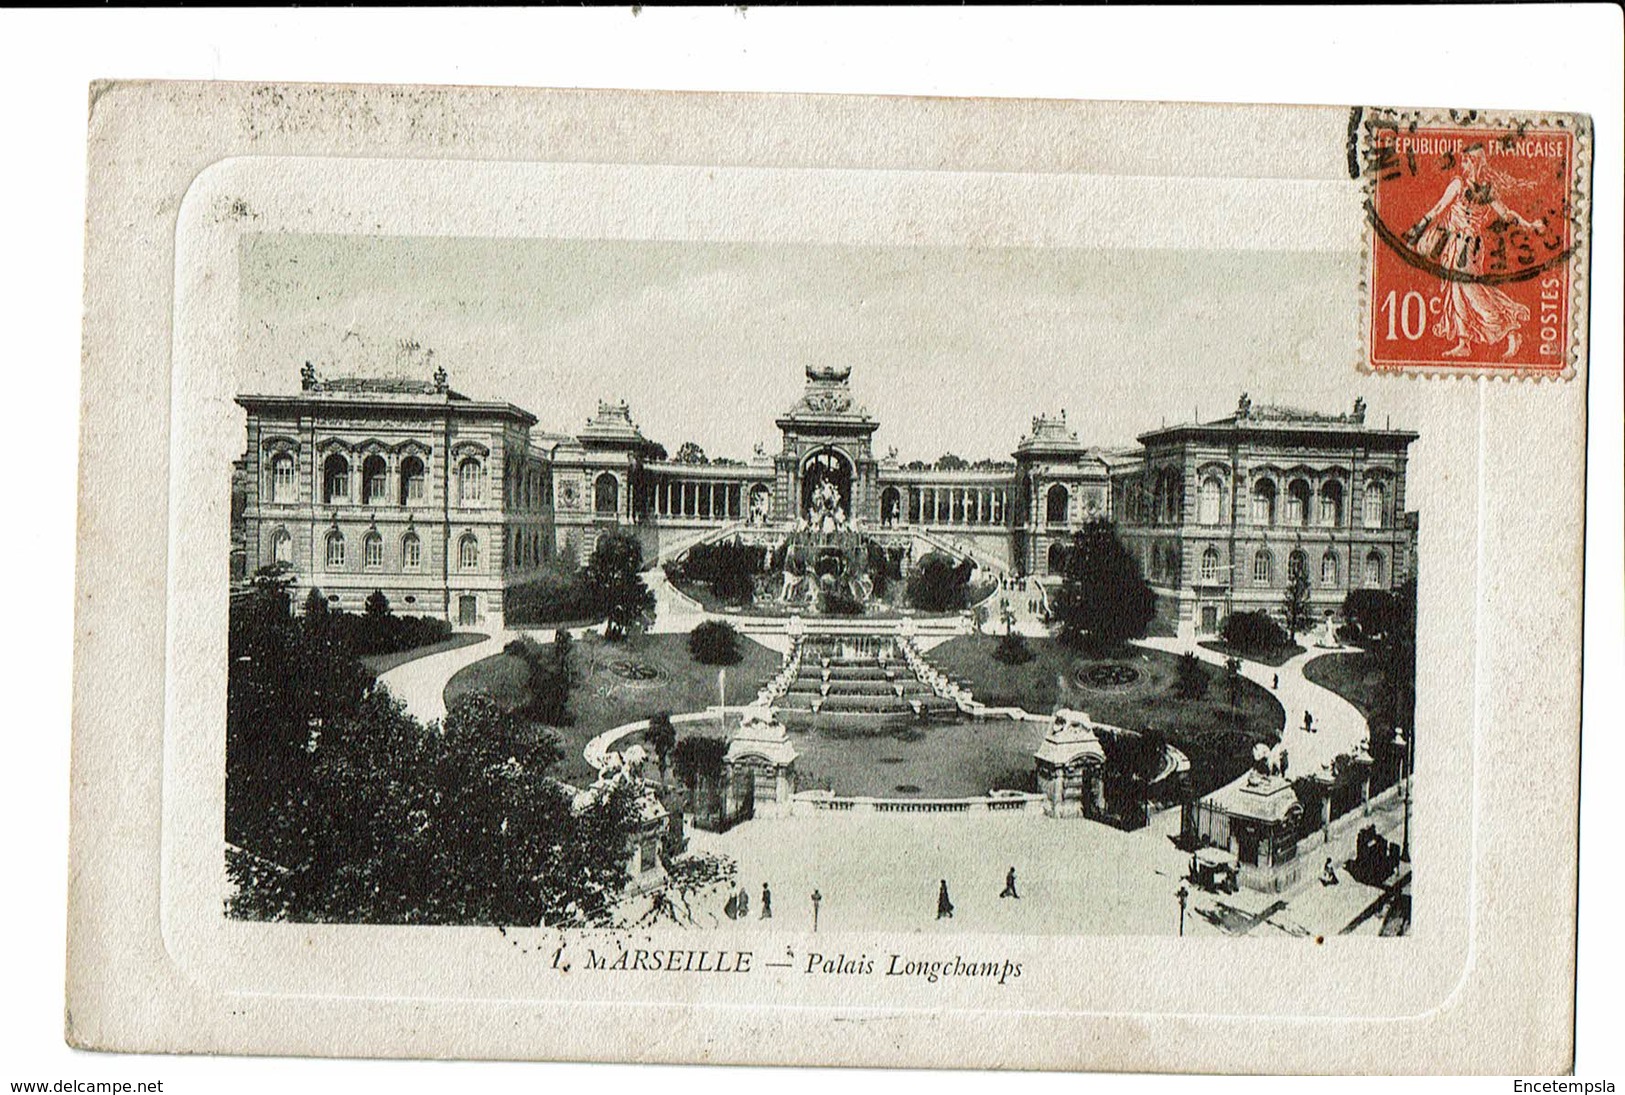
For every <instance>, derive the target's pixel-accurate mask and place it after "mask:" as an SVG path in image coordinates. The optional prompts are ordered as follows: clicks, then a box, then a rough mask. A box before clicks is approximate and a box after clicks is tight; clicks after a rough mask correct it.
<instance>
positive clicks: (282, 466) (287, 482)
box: [271, 452, 299, 504]
mask: <svg viewBox="0 0 1625 1095" xmlns="http://www.w3.org/2000/svg"><path fill="white" fill-rule="evenodd" d="M297 476H298V470H297V469H296V468H295V467H294V462H293V454H292V453H288V452H279V453H277V454H276V455H275V456H273V457H271V501H272V502H277V503H282V504H286V503H289V502H297V501H299V484H298V478H297Z"/></svg>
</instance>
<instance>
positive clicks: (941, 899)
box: [937, 878, 954, 920]
mask: <svg viewBox="0 0 1625 1095" xmlns="http://www.w3.org/2000/svg"><path fill="white" fill-rule="evenodd" d="M943 917H947V918H948V919H949V920H952V919H953V918H954V903H953V902H952V901H949V900H948V880H947V879H946V878H945V879H943V880H942V885H941V886H939V887H938V888H937V919H938V920H941V919H942V918H943Z"/></svg>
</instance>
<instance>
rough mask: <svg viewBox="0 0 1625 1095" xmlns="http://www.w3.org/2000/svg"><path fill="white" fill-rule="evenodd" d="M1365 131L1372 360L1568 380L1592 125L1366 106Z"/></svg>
mask: <svg viewBox="0 0 1625 1095" xmlns="http://www.w3.org/2000/svg"><path fill="white" fill-rule="evenodd" d="M1363 129H1364V134H1363V136H1364V142H1363V143H1364V149H1363V151H1364V170H1365V174H1366V185H1367V201H1366V215H1367V219H1368V222H1369V232H1368V239H1367V245H1368V250H1369V262H1370V266H1369V276H1368V278H1367V285H1366V288H1367V293H1366V300H1365V306H1366V309H1367V314H1366V317H1365V321H1366V327H1365V338H1366V346H1367V355H1366V363H1367V366H1368V367H1369V368H1370V369H1371V370H1373V371H1375V372H1422V373H1433V374H1466V375H1513V376H1553V377H1566V376H1572V375H1573V374H1574V370H1575V367H1576V364H1577V362H1576V360H1575V359H1576V357H1577V355H1578V352H1579V350H1578V347H1579V346H1580V345H1582V339H1580V338H1579V337H1577V336H1579V335H1581V334H1583V332H1581V331H1578V330H1577V329H1576V325H1577V324H1578V323H1583V322H1584V318H1583V317H1584V308H1583V305H1584V301H1583V299H1582V298H1583V278H1584V266H1583V258H1584V253H1585V251H1584V244H1585V239H1584V232H1583V228H1582V226H1583V225H1584V224H1585V223H1586V222H1585V220H1584V219H1583V217H1582V215H1581V214H1582V212H1583V207H1584V205H1585V198H1586V195H1585V193H1584V186H1585V185H1587V184H1588V183H1589V127H1588V124H1587V120H1586V119H1585V118H1583V117H1577V116H1573V115H1553V116H1547V117H1543V118H1540V119H1535V120H1526V121H1518V120H1514V119H1488V118H1483V117H1480V116H1478V115H1476V114H1469V115H1463V116H1446V117H1445V118H1443V119H1437V118H1436V119H1424V118H1422V117H1420V116H1413V115H1405V114H1402V113H1387V114H1384V113H1373V114H1372V115H1371V116H1370V117H1369V118H1366V119H1364V120H1363Z"/></svg>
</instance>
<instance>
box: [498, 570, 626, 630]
mask: <svg viewBox="0 0 1625 1095" xmlns="http://www.w3.org/2000/svg"><path fill="white" fill-rule="evenodd" d="M504 606H505V615H506V616H507V620H508V623H509V625H510V626H513V627H530V626H535V625H538V624H557V623H564V622H566V621H570V620H592V619H596V618H597V617H598V616H600V615H602V613H601V612H599V611H597V610H596V609H595V606H594V602H593V596H592V591H591V590H590V589H588V588H587V584H586V582H585V581H583V580H582V577H581V573H580V572H579V571H574V570H568V569H565V568H563V567H549V568H548V569H546V570H544V571H542V573H541V574H540V575H538V576H537V577H535V578H533V579H531V580H530V581H528V582H523V583H520V584H519V585H516V586H510V587H509V588H508V590H507V592H506V594H505V595H504Z"/></svg>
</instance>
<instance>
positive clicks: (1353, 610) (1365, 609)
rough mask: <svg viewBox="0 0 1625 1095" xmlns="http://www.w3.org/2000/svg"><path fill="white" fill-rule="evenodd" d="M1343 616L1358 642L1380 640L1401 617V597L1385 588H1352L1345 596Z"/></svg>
mask: <svg viewBox="0 0 1625 1095" xmlns="http://www.w3.org/2000/svg"><path fill="white" fill-rule="evenodd" d="M1343 618H1344V619H1345V620H1347V621H1348V623H1347V624H1345V625H1344V626H1345V627H1348V628H1352V629H1353V632H1352V634H1353V636H1354V640H1353V641H1355V642H1356V643H1360V642H1361V640H1363V639H1372V640H1380V639H1382V638H1384V637H1386V636H1387V634H1388V631H1389V630H1390V629H1391V628H1392V627H1393V626H1394V624H1395V623H1396V622H1397V621H1398V620H1399V618H1400V612H1399V598H1397V597H1395V596H1394V595H1393V594H1392V593H1389V592H1388V591H1387V590H1383V589H1351V590H1349V593H1348V596H1347V597H1344V598H1343Z"/></svg>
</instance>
